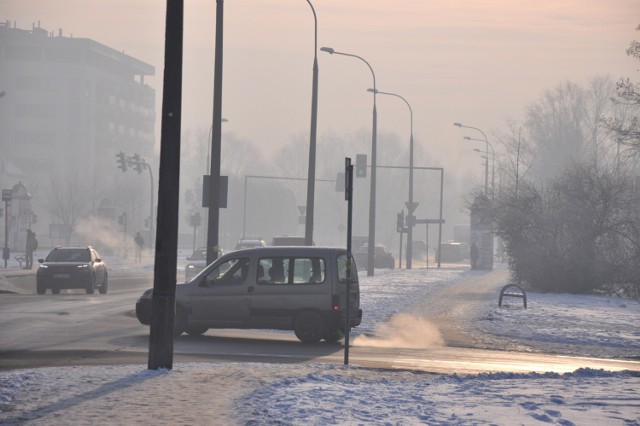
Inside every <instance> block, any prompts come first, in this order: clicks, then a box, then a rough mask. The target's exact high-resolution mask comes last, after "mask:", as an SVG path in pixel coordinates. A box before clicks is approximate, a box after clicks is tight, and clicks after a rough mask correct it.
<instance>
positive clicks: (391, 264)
mask: <svg viewBox="0 0 640 426" xmlns="http://www.w3.org/2000/svg"><path fill="white" fill-rule="evenodd" d="M353 257H354V259H355V261H356V265H357V266H358V268H360V269H367V267H368V266H367V265H369V262H368V260H369V246H368V245H364V246H362V247H361V248H360V249H359V250H358V251H357V252H355V253H354V254H353ZM395 266H396V260H395V259H394V258H393V255H392V254H391V253H389V251H388V250H387V249H386V248H385V247H384V246H382V245H376V246H375V249H374V251H373V267H374V268H389V269H393V268H395Z"/></svg>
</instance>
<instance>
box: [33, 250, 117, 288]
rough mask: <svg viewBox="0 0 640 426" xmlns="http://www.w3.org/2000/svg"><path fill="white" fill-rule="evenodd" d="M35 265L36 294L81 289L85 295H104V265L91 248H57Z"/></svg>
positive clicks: (106, 284) (105, 277) (106, 279)
mask: <svg viewBox="0 0 640 426" xmlns="http://www.w3.org/2000/svg"><path fill="white" fill-rule="evenodd" d="M38 262H40V266H39V267H38V272H37V273H36V290H37V292H38V294H44V293H45V292H46V291H47V289H50V290H51V293H53V294H58V293H60V290H61V289H63V288H82V289H84V290H85V291H86V292H87V294H93V293H94V292H95V291H96V289H98V291H99V292H100V294H105V293H106V292H107V288H108V285H109V284H108V282H109V279H108V276H107V265H106V264H105V263H104V262H103V261H102V258H101V257H100V255H99V254H98V252H97V251H96V250H95V249H94V248H93V247H90V246H87V247H56V248H54V249H53V250H51V252H50V253H49V255H48V256H47V258H46V259H38Z"/></svg>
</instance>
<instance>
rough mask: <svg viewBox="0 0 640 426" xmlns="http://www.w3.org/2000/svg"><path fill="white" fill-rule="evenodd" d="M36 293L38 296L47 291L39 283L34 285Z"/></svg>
mask: <svg viewBox="0 0 640 426" xmlns="http://www.w3.org/2000/svg"><path fill="white" fill-rule="evenodd" d="M36 292H38V294H45V293H46V292H47V289H46V288H45V286H44V285H43V284H41V283H37V284H36Z"/></svg>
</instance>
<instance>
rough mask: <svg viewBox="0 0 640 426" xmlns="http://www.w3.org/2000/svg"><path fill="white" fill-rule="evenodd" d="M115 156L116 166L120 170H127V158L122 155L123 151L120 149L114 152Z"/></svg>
mask: <svg viewBox="0 0 640 426" xmlns="http://www.w3.org/2000/svg"><path fill="white" fill-rule="evenodd" d="M116 158H117V160H116V161H117V162H118V168H119V169H120V170H122V171H123V172H126V171H127V159H126V158H125V156H124V152H122V151H120V152H119V153H117V154H116Z"/></svg>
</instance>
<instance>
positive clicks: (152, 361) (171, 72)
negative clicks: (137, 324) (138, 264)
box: [148, 0, 184, 370]
mask: <svg viewBox="0 0 640 426" xmlns="http://www.w3.org/2000/svg"><path fill="white" fill-rule="evenodd" d="M183 19H184V0H167V18H166V30H165V47H164V81H163V89H162V129H161V131H160V173H159V178H158V212H157V213H158V214H157V215H156V217H157V220H158V222H157V226H156V229H158V230H159V232H158V235H157V236H156V251H155V265H154V271H153V272H154V274H153V299H152V304H151V325H150V333H149V363H148V368H149V369H150V370H157V369H159V368H166V369H172V368H173V327H174V317H175V304H176V268H177V267H178V265H177V263H178V261H177V259H178V206H179V204H180V125H181V119H182V39H183Z"/></svg>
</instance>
